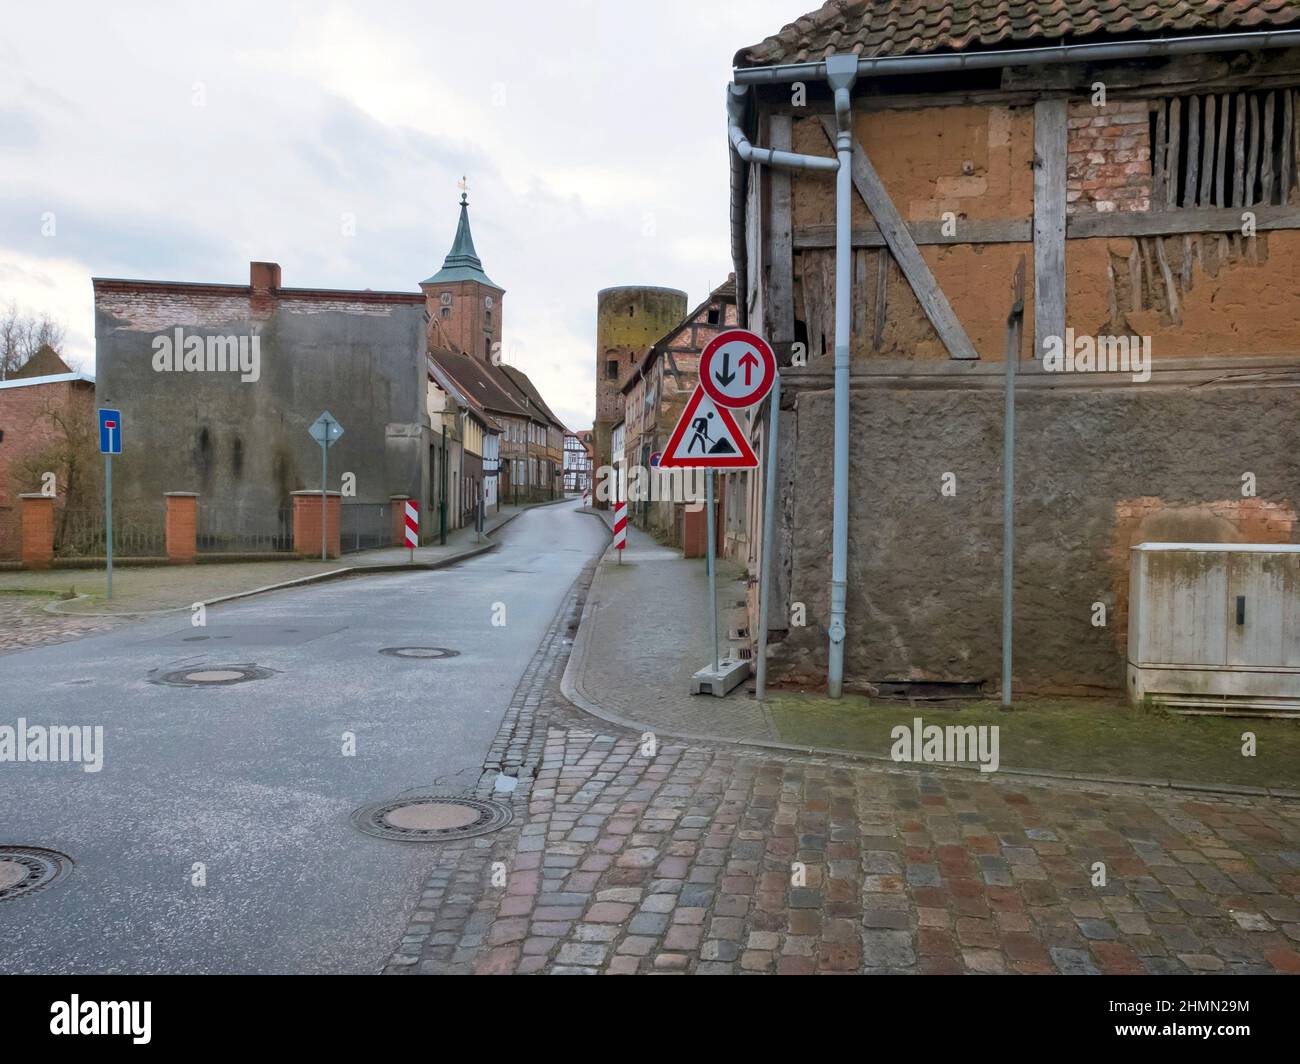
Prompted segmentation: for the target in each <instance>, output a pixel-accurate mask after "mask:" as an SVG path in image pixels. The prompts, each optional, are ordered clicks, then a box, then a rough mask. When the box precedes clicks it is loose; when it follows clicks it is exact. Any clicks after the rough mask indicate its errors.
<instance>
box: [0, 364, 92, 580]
mask: <svg viewBox="0 0 1300 1064" xmlns="http://www.w3.org/2000/svg"><path fill="white" fill-rule="evenodd" d="M94 405H95V392H94V385H93V384H91V383H89V382H83V381H57V382H54V383H50V384H32V385H26V386H24V387H19V388H0V432H3V433H4V437H3V438H2V439H0V558H16V557H17V556H18V553H19V525H20V517H19V510H20V507H19V503H18V496H19V495H20V494H21V493H23V492H29V491H38V490H40V489H41V487H42V485H41V483H40V482H39V480H37V481H31V480H26V479H24V478H23V470H24V469H25V467H26V466H27V465H28V464H29V463H30V462H31V460H32V459H34V458H36V457H37V456H39V455H42V454H44V453H46V452H48V451H49V450H50V449H51V448H54V447H61V446H66V441H65V440H64V438H63V430H62V429H60V428H59V426H58V424H57V423H56V422H55V421H54V420H52V419H51V418H49V417H47V416H45V413H44V412H45V410H46V409H47V408H50V409H55V410H60V411H64V412H71V414H72V416H74V417H76V418H79V419H84V420H86V421H88V420H89V419H92V418H93V417H94ZM51 471H52V472H54V473H55V474H56V475H57V476H58V484H57V491H58V503H57V504H56V505H59V506H61V505H62V503H63V500H64V495H65V492H66V490H67V485H66V484H65V483H64V482H63V478H64V471H63V470H62V469H53V470H51ZM86 472H87V474H88V475H92V476H93V470H87V471H86ZM83 504H84V500H83Z"/></svg>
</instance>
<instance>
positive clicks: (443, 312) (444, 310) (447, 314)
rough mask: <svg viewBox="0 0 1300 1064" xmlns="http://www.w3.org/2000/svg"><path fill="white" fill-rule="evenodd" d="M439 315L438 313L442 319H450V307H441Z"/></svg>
mask: <svg viewBox="0 0 1300 1064" xmlns="http://www.w3.org/2000/svg"><path fill="white" fill-rule="evenodd" d="M439 313H440V314H441V315H442V317H444V318H450V317H451V307H443V308H442V310H441V311H439Z"/></svg>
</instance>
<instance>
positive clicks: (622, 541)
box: [614, 499, 627, 565]
mask: <svg viewBox="0 0 1300 1064" xmlns="http://www.w3.org/2000/svg"><path fill="white" fill-rule="evenodd" d="M626 547H627V500H626V499H624V500H622V501H615V503H614V549H615V550H616V551H618V564H619V565H622V564H623V550H624V549H625V548H626Z"/></svg>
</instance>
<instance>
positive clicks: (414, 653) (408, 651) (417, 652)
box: [379, 647, 460, 661]
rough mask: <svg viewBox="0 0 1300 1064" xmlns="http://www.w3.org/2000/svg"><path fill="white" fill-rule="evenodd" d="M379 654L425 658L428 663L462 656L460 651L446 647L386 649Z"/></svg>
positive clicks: (391, 656)
mask: <svg viewBox="0 0 1300 1064" xmlns="http://www.w3.org/2000/svg"><path fill="white" fill-rule="evenodd" d="M379 653H381V654H387V655H388V656H389V657H390V658H423V659H425V660H426V661H438V660H439V659H441V658H455V657H459V656H460V651H459V650H448V649H447V648H446V647H384V649H383V650H381V651H380V652H379Z"/></svg>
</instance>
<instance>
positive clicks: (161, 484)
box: [93, 196, 562, 542]
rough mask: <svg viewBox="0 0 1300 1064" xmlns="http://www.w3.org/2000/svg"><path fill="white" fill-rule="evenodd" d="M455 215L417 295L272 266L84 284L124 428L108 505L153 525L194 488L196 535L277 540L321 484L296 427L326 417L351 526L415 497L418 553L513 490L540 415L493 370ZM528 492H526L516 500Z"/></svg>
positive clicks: (492, 347)
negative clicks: (300, 278)
mask: <svg viewBox="0 0 1300 1064" xmlns="http://www.w3.org/2000/svg"><path fill="white" fill-rule="evenodd" d="M459 206H460V214H459V219H458V223H457V227H456V233H455V236H454V238H453V241H452V246H451V250H450V251H449V252H448V254H447V256H446V259H445V261H444V263H443V267H442V269H441V270H439V271H438V272H437V273H435V274H433V275H432V276H431V277H429V278H427V279H426V280H425V281H423V282H421V284H420V286H419V289H420V290H419V291H418V292H377V291H371V290H369V289H365V290H359V291H352V290H349V291H344V290H329V289H311V288H290V287H285V286H284V285H283V284H282V279H281V271H280V267H279V266H278V265H277V264H275V263H269V262H254V263H252V264H251V265H250V276H249V283H248V284H247V285H232V284H193V283H187V282H175V281H140V280H125V279H118V278H96V279H94V282H93V284H94V294H95V328H96V333H95V336H96V365H97V379H96V382H95V389H96V396H95V401H96V402H97V404H98V405H100V406H112V407H120V408H121V410H122V413H123V420H124V423H125V426H126V432H125V434H124V439H125V446H124V450H123V454H122V455H121V457H120V458H118V459H117V460H116V469H117V471H118V472H119V487H118V493H117V499H118V501H119V503H120V504H121V505H123V506H133V505H137V504H138V505H140V506H152V507H154V508H157V509H158V511H159V514H160V513H161V509H160V507H161V500H162V498H163V496H164V493H166V492H195V493H197V494H198V496H199V502H198V513H199V519H200V523H201V524H202V523H203V522H204V521H208V520H210V519H215V518H216V517H218V516H219V517H220V520H221V522H222V525H223V528H226V529H228V530H229V531H230V532H231V534H235V533H238V534H239V535H240V536H244V537H247V538H249V539H254V538H257V537H259V536H260V537H263V538H265V537H271V536H279V538H281V539H283V533H284V532H285V531H286V524H285V522H286V521H287V520H288V517H287V509H288V506H289V502H290V497H291V496H292V494H293V493H294V492H301V491H304V490H307V489H319V488H320V478H321V455H320V449H319V447H318V445H317V444H316V442H315V440H314V439H313V438H312V437H311V436H310V434H309V433H308V427H309V426H310V425H311V423H312V422H313V421H314V420H315V419H316V418H317V417H318V416H319V415H320V414H321V413H323V412H325V411H329V412H330V413H331V414H332V415H333V416H334V417H335V419H336V420H337V421H338V422H339V423H340V424H341V425H342V426H343V430H344V431H343V435H342V436H341V437H340V438H339V440H338V441H337V442H336V443H335V444H334V445H333V446H332V447H331V448H330V451H329V469H328V476H329V486H330V488H331V490H339V489H340V488H341V487H342V484H343V478H344V477H345V475H347V474H350V476H348V477H347V482H348V483H349V484H350V485H351V488H352V490H354V491H355V495H350V496H348V497H346V498H344V499H343V500H342V503H343V506H344V508H345V509H344V518H343V524H344V525H345V526H346V525H347V523H348V517H349V516H350V515H360V514H361V511H360V510H359V509H355V507H359V506H361V505H366V506H367V507H372V508H373V507H379V506H385V505H387V504H388V503H389V502H390V500H391V499H393V498H394V497H409V498H412V499H416V500H419V502H420V505H421V510H422V512H424V511H426V510H427V512H428V513H429V514H430V515H431V516H432V517H433V518H434V519H433V520H429V519H427V518H424V519H422V520H421V526H420V527H421V538H422V540H423V541H425V542H427V541H428V540H429V538H430V537H431V536H432V535H434V534H435V533H436V529H437V525H438V515H439V514H440V513H442V512H443V509H444V504H445V512H446V521H447V526H448V527H450V528H456V527H459V526H461V525H463V524H464V523H465V522H466V521H468V520H472V516H473V514H474V510H475V507H476V506H477V505H478V501H479V499H480V498H490V499H493V500H495V499H496V498H497V497H499V496H500V495H501V489H502V487H503V486H504V487H505V488H506V489H508V490H510V491H511V493H512V494H514V495H516V496H517V495H518V494H519V493H518V490H517V484H516V483H514V482H512V481H511V479H510V478H511V463H510V459H511V458H515V457H516V456H517V457H518V468H517V470H516V475H520V476H522V475H523V472H524V470H523V466H524V464H525V463H524V462H523V459H524V458H525V457H527V456H528V454H529V452H528V443H527V441H528V440H529V439H530V438H531V437H533V436H535V435H536V434H537V432H538V427H537V426H544V425H546V424H547V423H548V422H547V417H548V414H547V413H546V412H544V411H543V410H542V409H535V408H536V407H539V406H540V407H544V406H545V404H544V403H541V402H540V396H538V397H537V402H533V401H532V400H531V399H528V400H526V399H525V397H523V396H522V395H521V394H520V392H519V389H518V385H517V383H516V381H517V380H523V381H527V380H528V379H527V376H526V375H525V374H524V373H523V372H522V371H519V370H516V371H514V373H515V377H514V378H511V377H507V376H506V375H505V373H503V372H502V370H501V369H500V367H499V366H498V365H497V364H496V363H497V362H498V361H499V357H500V351H499V347H500V339H499V338H500V336H501V335H502V334H501V328H502V317H501V312H502V307H503V301H504V295H505V292H504V289H502V288H501V286H499V285H497V284H496V283H495V282H494V281H492V280H491V279H490V278H489V277H488V276H487V274H486V273H484V271H483V268H482V263H481V261H480V260H479V258H478V255H477V253H476V251H475V248H474V242H473V236H472V234H471V232H470V224H469V210H468V203H467V199H466V197H464V196H462V197H461V202H460V205H459ZM528 387H530V388H531V382H528ZM534 392H535V389H534ZM507 440H509V442H507ZM561 446H562V444H561V443H560V442H558V437H557V442H556V446H555V453H556V459H555V460H556V462H557V463H558V462H559V461H560V460H561V459H560V447H561ZM498 465H501V466H503V468H501V469H498V468H497V467H498ZM499 480H501V481H504V482H505V483H504V485H502V484H501V483H498V481H499ZM490 484H491V485H492V487H491V488H490V487H489V485H490ZM494 492H495V494H493V493H494ZM540 497H542V490H541V489H540V488H537V489H535V490H534V489H533V487H532V485H531V484H529V485H528V486H527V487H526V488H525V491H524V492H523V494H522V497H521V498H519V501H525V500H527V499H530V498H540ZM350 506H351V507H354V509H352V510H348V509H347V508H348V507H350ZM369 512H370V511H369V510H367V513H369ZM374 512H375V513H378V510H377V509H376V510H375V511H374ZM378 526H379V527H380V529H381V530H382V529H385V528H388V527H389V525H388V523H387V522H385V521H382V520H379V521H378ZM359 541H360V537H359V536H358V537H354V542H359Z"/></svg>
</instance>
